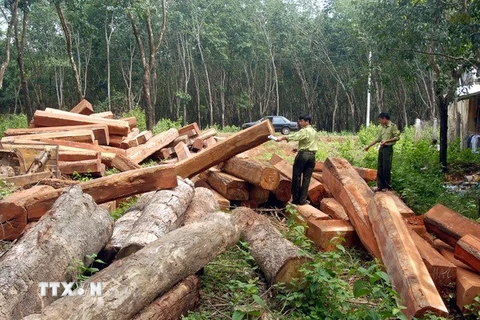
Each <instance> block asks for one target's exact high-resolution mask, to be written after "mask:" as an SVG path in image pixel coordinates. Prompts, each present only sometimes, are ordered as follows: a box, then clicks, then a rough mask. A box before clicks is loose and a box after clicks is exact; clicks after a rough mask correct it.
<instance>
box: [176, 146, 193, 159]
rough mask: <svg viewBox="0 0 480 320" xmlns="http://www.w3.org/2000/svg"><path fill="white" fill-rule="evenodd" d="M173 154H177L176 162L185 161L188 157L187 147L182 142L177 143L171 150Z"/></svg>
mask: <svg viewBox="0 0 480 320" xmlns="http://www.w3.org/2000/svg"><path fill="white" fill-rule="evenodd" d="M173 149H174V150H175V153H176V154H177V158H178V161H181V160H184V159H187V158H188V157H190V150H188V146H187V145H186V144H185V143H184V142H179V143H178V144H176V145H175V147H174V148H173Z"/></svg>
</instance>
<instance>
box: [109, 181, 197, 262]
mask: <svg viewBox="0 0 480 320" xmlns="http://www.w3.org/2000/svg"><path fill="white" fill-rule="evenodd" d="M194 192H195V191H194V187H193V183H192V182H191V181H190V180H188V179H187V180H182V179H178V182H177V186H176V187H175V188H173V189H170V190H159V191H157V192H156V193H155V194H154V195H152V197H151V199H150V201H149V202H148V203H147V204H146V206H145V207H144V208H143V210H142V214H141V215H140V217H139V218H138V219H137V221H136V222H135V224H134V225H133V226H132V229H131V230H130V232H129V234H128V237H127V238H125V240H124V242H123V244H122V248H121V249H120V251H118V253H117V259H122V258H125V257H128V256H129V255H131V254H133V253H135V252H137V251H138V250H140V249H142V248H143V247H145V246H146V245H147V244H149V243H151V242H153V241H155V240H157V239H158V238H160V237H162V236H164V235H165V234H167V233H168V232H170V231H172V230H174V229H177V228H178V227H180V226H181V225H182V224H183V222H184V221H185V211H186V210H187V208H188V206H189V204H190V202H191V201H192V198H193V195H194Z"/></svg>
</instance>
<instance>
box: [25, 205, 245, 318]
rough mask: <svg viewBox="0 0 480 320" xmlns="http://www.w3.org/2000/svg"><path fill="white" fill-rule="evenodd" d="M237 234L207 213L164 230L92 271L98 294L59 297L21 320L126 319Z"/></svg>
mask: <svg viewBox="0 0 480 320" xmlns="http://www.w3.org/2000/svg"><path fill="white" fill-rule="evenodd" d="M239 238H240V229H239V228H238V226H237V223H236V222H235V221H234V220H233V219H232V217H231V216H230V215H227V214H225V213H222V212H218V213H214V214H211V215H209V216H208V217H206V219H203V220H202V221H201V222H199V223H192V224H189V225H187V226H184V227H181V228H179V229H176V230H173V231H172V232H169V233H167V234H166V235H165V236H163V237H162V238H161V239H158V240H157V241H154V242H152V243H150V244H148V245H147V246H146V247H144V248H143V249H142V250H140V251H138V252H136V253H135V254H133V255H132V256H130V257H127V258H125V259H122V260H118V261H115V262H114V263H113V264H111V265H110V266H108V267H107V268H105V269H103V270H101V271H100V272H99V273H97V274H95V275H93V276H92V277H91V278H90V279H89V281H90V282H93V283H96V282H102V283H103V288H102V296H101V297H95V296H90V295H86V296H73V297H65V298H61V299H58V300H57V301H55V302H54V303H52V304H51V305H49V306H47V307H46V308H45V309H44V310H43V312H42V314H37V315H31V316H29V317H27V318H25V320H33V319H70V320H75V319H102V320H129V319H131V318H132V317H133V316H134V315H136V314H137V313H138V312H139V311H141V310H142V309H143V308H144V307H145V306H147V305H149V304H150V303H151V302H152V301H153V300H154V299H155V298H156V297H157V296H159V295H160V294H163V293H165V292H167V291H168V290H169V289H170V288H172V287H173V286H174V285H175V284H176V283H178V282H179V281H181V280H183V279H185V278H186V277H187V276H189V275H192V274H194V273H195V272H197V271H198V270H200V269H201V268H203V267H204V266H205V265H206V264H207V263H208V262H210V261H211V260H213V259H214V258H215V257H216V256H217V255H218V254H220V253H222V252H223V251H225V250H226V249H227V248H228V247H230V246H232V245H234V244H236V243H237V242H238V240H239ZM205 244H208V245H205ZM152 257H155V258H154V259H153V258H152ZM134 270H137V271H139V272H133V271H134ZM126 288H128V290H126Z"/></svg>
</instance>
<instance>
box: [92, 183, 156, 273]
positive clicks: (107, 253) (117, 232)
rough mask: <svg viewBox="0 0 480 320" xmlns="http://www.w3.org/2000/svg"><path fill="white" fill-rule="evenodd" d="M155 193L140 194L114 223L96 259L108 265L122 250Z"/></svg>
mask: <svg viewBox="0 0 480 320" xmlns="http://www.w3.org/2000/svg"><path fill="white" fill-rule="evenodd" d="M154 194H155V191H150V192H147V193H144V194H142V195H141V196H140V197H139V198H138V199H137V201H136V202H135V204H134V205H133V206H131V207H130V208H129V209H128V210H127V212H125V213H124V214H123V215H122V216H121V217H120V218H118V219H117V220H116V221H115V225H114V227H113V233H112V237H111V238H110V240H108V243H107V244H106V245H105V247H103V249H102V251H100V253H99V254H98V257H99V258H100V259H101V260H102V261H104V262H105V263H106V264H107V265H109V264H110V263H111V262H112V261H113V260H115V256H116V255H117V253H118V251H119V250H120V249H121V248H122V246H123V243H124V242H125V239H126V238H127V237H128V235H129V233H130V230H132V228H133V225H134V224H135V222H136V221H137V220H138V218H139V217H140V216H141V215H142V211H143V209H144V208H145V206H146V205H147V204H148V203H149V202H150V200H151V199H152V197H153V195H154Z"/></svg>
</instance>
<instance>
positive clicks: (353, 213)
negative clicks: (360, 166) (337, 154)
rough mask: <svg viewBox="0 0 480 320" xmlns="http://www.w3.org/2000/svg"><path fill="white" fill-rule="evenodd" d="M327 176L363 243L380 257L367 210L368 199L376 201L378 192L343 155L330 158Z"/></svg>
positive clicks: (326, 180) (370, 251) (329, 187)
mask: <svg viewBox="0 0 480 320" xmlns="http://www.w3.org/2000/svg"><path fill="white" fill-rule="evenodd" d="M323 179H324V181H325V185H327V186H328V189H329V190H330V192H332V194H333V196H334V198H335V200H337V201H338V202H339V203H340V204H341V205H342V206H343V207H344V208H345V211H346V212H347V214H348V217H349V218H350V223H351V224H352V225H353V226H354V227H355V231H356V232H357V235H358V237H359V238H360V241H361V242H362V244H363V245H364V246H365V248H366V249H367V250H368V252H369V253H370V254H371V255H372V256H374V257H375V258H380V250H379V249H378V245H377V241H376V240H375V237H374V235H373V231H372V225H371V223H370V220H369V218H368V210H367V205H368V202H370V201H373V196H374V192H373V191H372V190H371V189H370V187H369V186H368V185H367V183H366V182H365V180H363V179H362V178H361V177H360V176H359V175H358V172H357V171H355V169H353V167H352V166H351V164H350V163H349V162H348V161H347V160H345V159H343V158H327V160H326V161H325V162H324V169H323Z"/></svg>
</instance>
